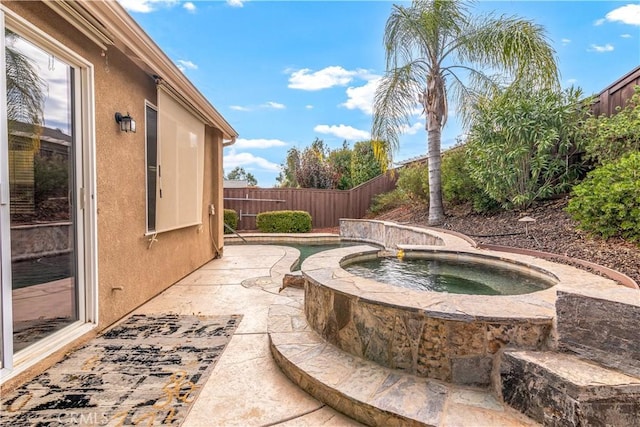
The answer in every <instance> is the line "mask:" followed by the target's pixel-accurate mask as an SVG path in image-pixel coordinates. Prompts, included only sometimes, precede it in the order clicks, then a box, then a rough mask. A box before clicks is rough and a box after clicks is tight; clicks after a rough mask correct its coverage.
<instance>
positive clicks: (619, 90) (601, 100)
mask: <svg viewBox="0 0 640 427" xmlns="http://www.w3.org/2000/svg"><path fill="white" fill-rule="evenodd" d="M636 85H640V67H638V68H636V69H634V70H633V71H631V72H629V73H628V74H625V75H624V76H622V77H620V78H619V79H618V80H616V81H615V82H614V83H612V84H611V85H610V86H608V87H607V88H606V89H604V90H603V91H602V92H600V95H599V96H598V98H597V99H596V101H595V102H594V103H593V106H592V107H591V111H593V114H594V115H595V116H596V117H597V116H600V115H602V114H604V115H607V116H611V115H612V114H615V112H616V107H623V108H624V107H625V106H626V103H627V100H628V99H629V98H631V96H632V95H633V90H634V89H633V88H634V87H635V86H636Z"/></svg>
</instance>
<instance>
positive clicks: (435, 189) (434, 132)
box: [427, 126, 444, 226]
mask: <svg viewBox="0 0 640 427" xmlns="http://www.w3.org/2000/svg"><path fill="white" fill-rule="evenodd" d="M441 139H442V130H441V128H440V126H429V129H428V133H427V145H428V148H429V157H428V166H429V225H431V226H437V225H442V223H443V222H444V206H443V204H442V182H441V171H440V166H441V164H442V155H441V153H440V145H441Z"/></svg>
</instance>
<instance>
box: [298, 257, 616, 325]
mask: <svg viewBox="0 0 640 427" xmlns="http://www.w3.org/2000/svg"><path fill="white" fill-rule="evenodd" d="M402 246H403V247H404V248H405V250H411V251H415V252H420V250H421V249H422V250H424V251H427V252H429V253H436V251H434V247H433V246H427V247H421V246H415V245H411V246H409V245H402ZM379 252H380V250H379V249H378V248H375V247H373V246H369V245H361V246H351V247H346V248H339V249H333V250H328V251H324V252H321V253H318V254H315V255H312V256H310V257H309V258H307V259H306V260H305V261H304V262H303V264H302V268H301V270H302V273H303V275H304V276H305V277H306V278H307V279H308V280H310V281H312V282H314V283H315V284H318V285H321V286H324V287H327V288H330V289H331V290H332V291H334V292H337V293H339V294H342V295H349V296H352V297H355V298H357V300H358V301H361V302H366V303H369V304H377V305H381V306H386V307H393V308H396V309H400V310H403V311H408V312H419V313H424V314H426V315H427V316H429V317H435V318H441V319H452V320H460V321H466V322H469V321H472V320H482V321H494V320H497V321H501V320H504V319H511V320H514V321H515V320H518V319H520V320H522V321H530V320H536V319H537V320H540V321H549V320H551V319H552V318H553V317H554V314H555V307H554V302H555V287H557V286H558V285H559V284H560V283H561V281H562V279H561V278H560V277H559V276H558V275H560V276H563V275H562V273H561V272H559V271H556V272H554V271H549V270H548V269H546V268H543V267H536V268H530V269H529V268H527V264H526V263H523V262H519V260H514V259H513V258H511V257H509V256H508V255H509V254H494V256H493V257H491V256H490V255H489V254H487V253H486V251H479V250H472V248H469V249H468V250H467V251H465V252H462V251H453V250H448V249H444V248H442V249H438V250H437V252H439V253H441V254H447V255H448V256H450V257H453V258H465V259H466V258H473V257H476V256H477V257H480V258H482V259H483V261H485V260H487V261H488V260H492V261H493V262H502V263H507V262H513V265H514V266H517V267H518V268H519V269H520V270H521V271H526V272H527V273H530V274H532V275H533V276H536V277H544V278H545V279H546V280H549V281H551V280H554V281H555V280H556V279H557V280H558V285H556V286H555V287H551V288H548V289H545V290H541V291H538V292H533V293H530V294H523V295H491V296H489V295H464V294H447V293H443V292H429V291H418V290H412V289H405V288H400V287H396V286H392V285H387V284H384V283H380V282H377V281H375V280H371V279H367V278H363V277H359V276H355V275H353V274H351V273H349V272H347V271H346V270H344V269H343V268H342V263H344V262H345V261H349V260H353V259H354V258H361V257H364V258H367V257H369V258H371V257H376V256H378V253H379ZM574 270H575V269H574ZM587 274H588V273H587ZM590 276H593V275H590ZM594 277H596V278H598V276H594ZM598 279H600V278H598ZM601 280H606V279H601ZM612 283H613V282H612Z"/></svg>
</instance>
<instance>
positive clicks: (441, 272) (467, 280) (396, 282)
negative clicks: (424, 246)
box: [341, 251, 557, 295]
mask: <svg viewBox="0 0 640 427" xmlns="http://www.w3.org/2000/svg"><path fill="white" fill-rule="evenodd" d="M341 266H342V267H343V268H344V269H345V270H347V271H348V272H349V273H352V274H354V275H356V276H360V277H365V278H369V279H373V280H376V281H378V282H382V283H386V284H388V285H392V286H399V287H403V288H407V289H414V290H418V291H434V292H446V293H455V294H469V295H521V294H527V293H531V292H537V291H541V290H544V289H547V288H549V287H551V286H553V285H555V284H556V282H557V281H556V279H555V278H553V277H549V276H547V275H544V274H543V275H540V274H531V272H530V271H529V270H531V269H530V267H525V268H523V267H522V266H518V265H517V264H515V263H512V262H505V261H499V260H494V259H486V258H480V257H478V256H477V255H476V256H463V255H461V254H457V256H456V259H452V258H451V257H450V256H448V255H447V254H446V253H443V252H438V251H433V252H425V251H421V252H414V251H412V252H407V253H405V252H404V251H399V252H398V253H397V254H393V255H390V256H375V257H373V256H372V257H364V256H363V257H359V258H357V259H353V258H352V259H350V260H347V261H345V262H342V263H341Z"/></svg>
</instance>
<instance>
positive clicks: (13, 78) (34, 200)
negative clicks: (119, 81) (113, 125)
mask: <svg viewBox="0 0 640 427" xmlns="http://www.w3.org/2000/svg"><path fill="white" fill-rule="evenodd" d="M7 18H8V17H7V16H6V15H5V16H4V17H3V13H2V11H0V19H2V22H3V23H6V25H5V26H4V28H2V30H3V31H2V36H3V39H2V43H0V47H1V48H2V49H0V52H2V53H3V61H2V62H4V76H3V80H4V83H5V84H4V85H3V86H0V87H1V88H2V90H3V92H4V93H3V95H4V96H0V107H1V109H2V114H1V115H0V119H1V120H2V127H1V130H2V135H0V137H1V139H0V141H2V144H1V145H0V146H1V153H0V154H1V156H0V159H1V160H2V164H1V169H2V176H1V178H0V182H1V187H0V190H1V192H0V198H1V200H0V202H1V203H0V239H1V245H0V249H1V252H2V265H1V268H2V270H1V277H2V293H1V295H0V297H1V298H2V346H1V348H0V352H1V353H0V360H1V361H2V368H4V370H3V372H4V373H6V371H7V369H10V368H11V367H12V365H14V364H15V362H16V361H17V360H19V359H20V356H19V355H21V354H22V355H25V354H28V356H29V358H30V359H34V358H38V357H43V356H46V354H42V353H43V352H40V353H38V349H39V348H44V347H45V345H44V343H47V342H49V344H51V342H53V341H54V340H55V341H56V342H60V343H62V342H64V334H65V331H67V330H69V327H70V326H72V325H76V326H77V325H80V324H82V323H84V322H88V321H91V320H93V317H94V316H93V314H92V313H94V312H95V307H89V306H91V304H89V300H88V298H89V296H90V295H91V293H92V292H91V290H90V289H89V288H88V287H87V286H88V284H89V283H90V282H91V279H89V280H87V278H88V277H89V276H88V275H89V274H90V273H91V271H92V269H93V266H92V265H91V264H92V262H93V263H94V261H92V259H93V258H92V257H91V256H89V257H88V256H87V252H86V250H85V248H86V246H87V236H88V234H87V226H86V224H87V223H91V218H88V215H89V214H88V213H87V211H86V209H85V208H86V206H85V204H86V200H87V197H86V196H85V194H86V191H85V188H86V183H87V180H89V181H90V179H91V178H90V177H91V174H89V173H88V169H87V168H88V167H90V166H91V165H90V163H91V162H90V161H88V160H87V159H90V157H91V156H88V155H87V150H88V147H89V146H87V145H86V143H87V142H90V141H92V136H91V133H90V132H88V130H87V124H88V123H91V120H88V118H89V117H90V116H89V115H88V114H87V110H91V108H90V104H89V99H90V98H92V97H91V94H90V93H89V92H88V90H87V89H88V88H90V86H89V85H88V84H87V80H89V79H90V73H89V70H87V68H85V67H83V66H82V65H81V64H78V63H77V62H75V61H74V55H73V54H72V53H69V54H67V53H66V52H65V51H64V49H63V47H61V46H60V45H59V44H58V43H57V42H55V41H54V40H50V39H48V37H47V36H46V35H44V34H42V33H40V32H38V31H37V30H35V29H32V28H31V27H30V26H29V25H28V23H25V22H23V21H22V20H21V19H19V18H17V17H13V18H12V19H7ZM10 23H12V24H14V25H9V24H10ZM91 111H92V110H91ZM87 219H89V221H87ZM87 260H89V265H87ZM88 307H89V310H88ZM48 347H49V348H51V345H49V346H48ZM25 358H26V356H25V357H23V359H25Z"/></svg>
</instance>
